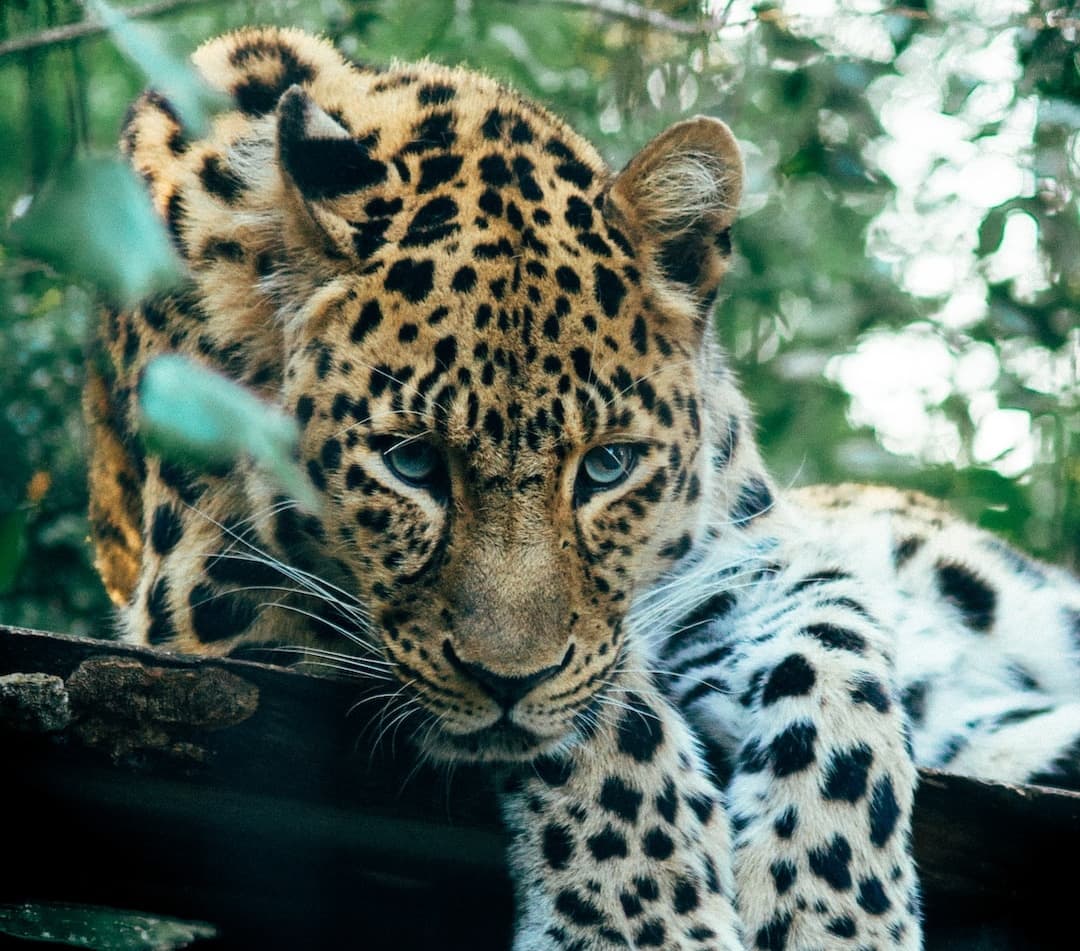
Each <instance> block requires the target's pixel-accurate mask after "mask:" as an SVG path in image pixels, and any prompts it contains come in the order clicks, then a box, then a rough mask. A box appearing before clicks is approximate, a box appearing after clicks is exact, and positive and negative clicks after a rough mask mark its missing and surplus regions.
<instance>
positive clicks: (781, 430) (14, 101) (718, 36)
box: [0, 0, 1080, 632]
mask: <svg viewBox="0 0 1080 951" xmlns="http://www.w3.org/2000/svg"><path fill="white" fill-rule="evenodd" d="M598 5H600V4H598ZM88 6H89V7H90V8H91V9H94V10H97V11H99V12H100V11H101V10H103V9H105V8H104V5H103V4H102V3H100V0H94V3H92V4H88ZM129 6H138V4H121V3H114V4H113V7H114V8H115V9H118V10H121V11H122V10H123V9H125V8H126V7H129ZM159 6H160V4H159ZM640 6H641V7H642V8H647V9H648V10H649V11H652V12H654V13H659V14H663V15H665V16H666V17H668V18H669V19H670V20H672V21H675V22H677V23H681V24H683V25H685V27H686V28H685V29H674V28H667V29H665V28H657V27H655V26H653V27H650V26H647V25H645V24H643V23H642V22H640V20H637V21H636V20H635V19H634V18H633V17H632V16H613V15H609V14H605V13H603V12H600V11H598V10H591V9H589V8H588V3H587V0H573V2H571V0H562V2H558V0H555V2H551V0H519V2H511V0H410V2H404V0H316V2H311V0H241V2H225V0H216V2H215V0H204V2H197V0H175V2H174V3H173V4H172V6H171V7H170V8H169V9H167V10H165V12H164V13H162V14H159V15H157V16H156V17H154V18H152V19H143V20H140V21H139V26H138V30H137V31H136V32H135V33H130V32H127V33H125V32H124V31H125V30H127V27H122V29H121V34H120V35H119V36H115V35H114V37H113V39H109V38H108V37H106V36H104V35H102V34H101V33H100V32H97V33H90V34H87V35H83V36H80V37H77V38H74V39H68V40H64V39H63V38H61V39H60V40H56V39H55V38H54V40H53V41H51V42H48V43H41V44H34V43H33V42H30V40H31V38H33V37H35V36H37V35H39V34H41V33H42V32H43V31H46V30H48V31H55V30H56V29H57V28H59V30H60V32H61V34H62V33H63V30H64V28H65V27H69V26H72V25H74V26H75V28H76V29H77V25H78V24H79V23H81V22H82V21H83V20H84V18H85V17H86V13H85V9H84V6H83V5H82V4H81V3H79V2H76V0H4V2H3V3H2V4H0V141H3V142H4V143H5V144H6V147H5V150H4V161H3V163H2V164H0V208H2V209H3V211H4V215H5V218H6V219H7V221H8V223H9V225H10V227H8V228H7V229H6V230H4V231H3V232H0V438H2V439H3V445H5V446H6V447H7V449H6V451H5V452H4V454H3V455H2V456H0V619H2V620H4V621H6V622H8V623H15V624H27V625H36V626H40V627H47V628H53V629H62V630H69V631H75V632H89V631H98V632H100V631H102V630H104V629H107V626H108V625H107V618H108V609H107V606H106V602H105V599H104V596H103V594H102V593H101V590H100V585H99V584H98V582H97V580H96V577H95V575H94V573H93V570H92V568H91V567H90V564H89V551H88V546H87V542H86V535H87V527H86V522H85V516H84V510H85V507H86V491H85V487H84V465H85V463H84V441H85V438H84V436H83V433H82V428H81V422H80V414H79V409H78V406H79V389H80V385H81V376H82V374H81V364H82V361H83V346H84V341H85V339H86V336H87V334H88V329H89V327H90V325H91V323H92V321H93V320H94V319H95V317H94V314H95V302H94V301H95V296H94V295H96V294H99V293H104V294H111V295H112V296H120V297H123V296H124V295H130V294H131V293H136V292H138V289H139V288H141V287H143V286H146V284H145V282H147V281H153V280H157V276H158V275H160V274H161V273H162V269H163V268H164V271H165V272H167V271H168V266H167V264H164V263H162V262H165V261H167V260H168V256H167V255H166V256H165V257H163V258H160V259H159V258H157V257H156V256H155V254H156V252H153V246H154V245H153V242H154V241H156V240H159V236H152V235H151V232H153V229H150V230H149V231H148V230H147V225H146V220H145V215H143V214H142V213H141V212H140V211H139V210H138V208H137V207H136V206H137V204H138V200H137V199H136V198H135V197H133V196H132V195H131V194H130V192H126V191H125V185H124V184H123V183H113V184H110V183H109V181H107V180H106V179H108V177H109V176H111V175H113V173H114V169H115V168H116V166H115V165H114V164H112V163H110V162H108V161H107V160H108V159H109V158H110V157H111V156H114V155H115V148H114V142H115V138H116V135H117V131H118V129H119V125H120V121H121V117H122V115H123V113H124V110H125V108H126V106H127V103H128V102H129V101H130V100H131V99H132V98H134V96H135V95H136V94H137V93H138V91H139V89H140V88H141V86H142V85H143V84H144V82H145V77H146V76H150V77H152V78H153V80H154V81H161V82H166V83H171V84H172V87H173V88H174V89H175V88H176V85H177V83H179V84H180V87H181V89H182V91H184V92H190V93H191V94H192V95H193V96H194V99H193V102H194V103H195V105H194V106H193V108H196V109H203V108H206V107H207V106H208V103H207V102H206V100H205V99H204V98H200V94H199V92H198V90H196V89H194V88H192V89H190V90H188V89H186V88H185V87H184V84H185V83H186V82H188V81H189V80H188V79H185V78H184V76H183V74H182V73H179V74H178V73H177V70H176V63H177V62H179V61H182V59H183V57H185V56H186V55H187V54H188V53H189V52H190V51H191V50H192V49H193V48H194V47H195V46H196V45H197V44H198V43H199V42H201V41H202V40H203V39H205V38H208V37H210V36H213V35H214V34H217V33H219V32H221V31H223V30H226V29H230V28H233V27H236V26H240V25H243V24H246V23H281V24H292V25H297V26H302V27H305V28H308V29H311V30H316V31H321V32H323V33H325V34H326V35H328V36H329V37H330V38H331V39H333V40H334V41H335V42H337V43H338V44H339V45H340V46H341V47H342V48H343V49H344V50H345V51H346V52H347V53H348V54H349V55H352V56H354V57H356V58H358V59H364V60H370V61H372V62H384V61H387V60H389V59H391V58H394V57H397V58H401V59H412V58H417V57H422V56H430V57H432V58H434V59H437V60H440V61H443V62H448V63H459V62H460V63H466V64H468V65H470V66H473V67H476V68H480V69H483V70H485V71H487V72H489V73H491V74H492V75H494V76H496V77H498V78H500V79H503V80H505V81H507V82H509V83H511V84H513V85H515V86H517V87H518V88H519V89H521V90H522V91H523V92H524V93H526V94H527V95H530V96H532V97H535V98H537V99H539V100H541V101H543V102H545V103H547V104H548V105H550V106H551V107H552V108H553V109H554V110H555V111H556V112H558V113H560V114H562V115H563V116H565V117H566V118H567V119H568V120H569V121H570V122H571V123H572V124H573V125H574V126H575V127H577V128H578V129H579V130H580V131H581V132H582V133H583V134H585V135H586V136H588V137H590V138H591V139H592V140H593V141H594V142H595V143H596V144H597V145H598V146H599V147H600V149H601V151H602V152H603V153H604V154H605V155H606V156H607V158H608V159H609V161H610V162H611V164H612V165H613V166H619V165H621V164H622V163H624V162H625V161H626V160H627V159H628V158H629V157H630V156H631V155H632V154H633V153H634V151H636V149H637V148H639V147H640V146H641V145H642V144H643V143H644V142H645V141H646V140H647V139H648V138H649V137H650V136H651V135H653V134H655V133H657V132H659V131H660V130H661V129H662V128H664V127H665V126H666V125H668V124H669V123H671V122H672V121H674V120H676V119H678V118H681V117H683V116H685V115H688V114H693V113H710V114H715V115H719V116H722V117H724V118H725V119H726V120H727V121H728V122H729V123H730V124H731V125H732V126H733V128H734V129H735V131H736V134H737V135H738V137H739V138H740V140H741V141H742V143H743V145H744V151H745V155H746V160H747V172H748V192H747V196H746V202H745V206H744V210H743V221H742V223H741V224H740V227H739V229H738V234H737V245H736V251H737V259H736V266H735V267H734V269H733V272H732V275H731V277H730V278H729V281H728V284H727V295H728V296H727V297H726V299H725V300H724V301H723V302H722V303H721V305H720V306H719V308H718V314H717V321H718V330H719V333H720V335H721V338H722V340H723V341H724V343H725V345H726V346H727V348H728V349H729V351H730V352H731V353H732V354H733V356H734V359H735V362H736V363H737V365H738V367H739V369H740V372H741V374H742V379H743V381H744V386H745V388H746V390H747V392H748V393H749V395H750V396H751V398H752V399H753V401H754V403H755V404H756V406H757V409H758V413H759V419H760V428H761V438H762V441H763V443H764V446H765V450H766V454H767V456H768V458H769V460H770V462H771V465H772V466H773V469H774V471H775V472H776V474H777V475H778V477H779V478H780V479H781V480H782V481H784V482H789V483H805V482H812V481H840V480H862V481H880V482H891V483H897V484H902V485H906V486H911V487H915V488H920V489H923V490H925V491H928V492H930V493H932V494H935V495H939V496H943V497H946V498H949V499H950V500H951V501H952V502H953V504H954V505H955V506H956V507H957V508H958V509H959V510H960V511H961V512H963V513H964V514H965V515H966V516H968V517H969V518H972V519H974V520H976V521H978V522H980V523H981V524H984V525H987V526H989V527H992V528H994V529H995V530H998V531H1000V532H1002V533H1003V534H1005V535H1006V536H1007V537H1009V538H1010V539H1012V540H1013V541H1015V542H1017V543H1018V544H1020V545H1022V546H1024V547H1025V548H1027V549H1029V550H1031V551H1034V552H1035V553H1037V554H1039V555H1042V556H1044V557H1047V558H1050V559H1053V560H1057V561H1063V562H1065V563H1069V564H1072V565H1073V566H1074V567H1075V566H1076V565H1077V563H1078V561H1080V452H1078V451H1077V450H1078V446H1080V384H1078V374H1080V371H1078V363H1080V331H1078V321H1077V316H1076V315H1077V303H1078V298H1080V215H1078V213H1080V208H1078V197H1077V186H1078V184H1080V181H1078V179H1080V70H1078V62H1080V8H1078V7H1068V6H1058V5H1054V4H1051V3H1049V2H1046V0H1034V2H1029V0H940V2H933V3H926V2H922V0H919V2H904V0H894V2H892V3H890V0H882V3H881V6H880V8H874V7H872V6H870V5H868V4H867V3H865V2H862V0H815V2H814V3H813V4H810V3H808V2H805V3H804V2H800V0H785V2H773V0H765V2H762V3H757V4H752V3H750V2H746V0H731V2H726V0H724V2H716V3H713V4H712V5H711V7H710V8H709V9H706V10H703V9H701V7H700V6H699V4H697V3H695V2H686V0H658V2H645V3H642V4H640ZM811 11H812V12H811ZM720 20H723V23H720V22H719V21H720ZM706 21H709V27H708V28H707V29H700V30H697V31H695V30H693V29H691V28H690V27H691V25H693V24H704V23H706ZM53 35H54V36H55V33H54V34H53ZM132 37H134V41H133V40H132ZM117 41H119V42H117ZM123 45H126V46H127V48H128V49H129V50H131V51H132V52H133V53H134V55H135V57H136V59H137V60H138V65H135V64H134V63H133V62H132V60H130V59H128V58H126V57H125V55H124V54H123V53H122V52H121V51H120V49H119V47H120V46H123ZM161 77H165V78H164V79H162V78H161ZM209 107H210V108H213V104H212V103H210V104H209ZM78 208H82V209H83V210H82V212H81V213H77V211H76V209H78ZM125 216H127V217H125ZM120 222H124V223H123V224H121V223H120ZM133 249H137V250H133Z"/></svg>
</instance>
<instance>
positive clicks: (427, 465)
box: [383, 439, 442, 488]
mask: <svg viewBox="0 0 1080 951" xmlns="http://www.w3.org/2000/svg"><path fill="white" fill-rule="evenodd" d="M383 461H384V462H385V463H386V465H387V468H389V470H390V471H391V472H392V473H394V475H396V476H397V477H398V478H399V479H401V481H402V482H407V483H408V484H409V485H415V486H419V487H420V488H428V487H430V486H431V484H432V483H433V482H434V481H435V479H436V477H437V476H438V475H439V474H440V473H441V472H442V456H441V455H440V453H439V451H438V449H436V448H435V447H434V446H433V445H432V444H431V443H429V442H425V441H424V440H422V439H410V440H409V441H407V442H398V443H397V445H395V446H392V447H391V448H389V449H387V450H386V451H385V452H383Z"/></svg>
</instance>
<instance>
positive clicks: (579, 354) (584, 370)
mask: <svg viewBox="0 0 1080 951" xmlns="http://www.w3.org/2000/svg"><path fill="white" fill-rule="evenodd" d="M570 359H571V361H572V362H573V364H574V372H575V373H576V374H577V375H578V378H579V379H580V380H582V381H583V382H585V383H588V382H589V381H591V380H592V375H593V370H592V360H591V358H590V357H589V351H588V350H586V349H585V348H584V347H574V349H573V350H572V351H571V352H570Z"/></svg>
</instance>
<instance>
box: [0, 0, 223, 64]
mask: <svg viewBox="0 0 1080 951" xmlns="http://www.w3.org/2000/svg"><path fill="white" fill-rule="evenodd" d="M208 2H210V0H153V2H151V3H144V4H142V5H141V6H137V7H127V8H124V9H121V10H120V11H119V12H120V13H123V15H124V16H125V17H127V18H128V19H132V20H133V19H136V18H140V17H153V16H158V15H159V14H162V13H168V12H170V11H171V10H177V9H179V8H181V7H193V6H196V5H197V4H200V3H208ZM103 32H105V26H104V25H103V24H102V23H99V22H98V21H97V20H83V21H81V22H80V23H69V24H67V25H66V26H56V27H52V28H51V29H48V30H42V31H41V32H40V33H30V34H28V35H26V36H16V37H15V38H14V39H10V40H6V41H5V42H3V43H0V59H4V57H6V56H13V55H15V54H16V53H25V52H26V51H27V50H33V49H39V48H41V47H42V46H55V45H57V44H60V43H71V42H73V41H74V40H79V39H82V38H83V37H84V36H93V35H94V34H96V33H103Z"/></svg>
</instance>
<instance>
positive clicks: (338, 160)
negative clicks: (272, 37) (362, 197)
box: [278, 96, 386, 201]
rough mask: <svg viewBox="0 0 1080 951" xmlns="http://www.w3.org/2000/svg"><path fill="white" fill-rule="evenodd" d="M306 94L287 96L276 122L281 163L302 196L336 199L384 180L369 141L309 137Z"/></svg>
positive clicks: (317, 198) (384, 173) (384, 169)
mask: <svg viewBox="0 0 1080 951" xmlns="http://www.w3.org/2000/svg"><path fill="white" fill-rule="evenodd" d="M306 101H307V100H306V97H305V96H288V97H286V100H285V102H284V103H283V105H282V109H281V115H280V121H279V125H278V142H279V152H280V155H281V164H282V165H283V166H284V168H285V170H286V171H287V172H288V174H289V177H290V178H291V179H292V180H293V182H294V183H295V185H296V187H297V188H298V189H299V190H300V192H301V194H302V195H304V197H305V198H308V199H310V200H312V201H318V200H321V199H328V198H336V197H338V196H339V195H345V194H348V193H349V192H355V191H359V190H360V189H363V188H371V187H372V186H373V185H378V184H379V183H381V182H383V181H385V180H386V163H385V162H380V161H377V160H376V159H373V158H371V156H370V155H369V149H370V144H369V143H368V142H366V141H362V140H358V139H352V138H333V139H330V138H309V137H308V135H307V130H306V129H305V125H304V112H305V102H306Z"/></svg>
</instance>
